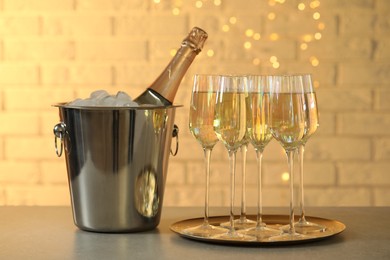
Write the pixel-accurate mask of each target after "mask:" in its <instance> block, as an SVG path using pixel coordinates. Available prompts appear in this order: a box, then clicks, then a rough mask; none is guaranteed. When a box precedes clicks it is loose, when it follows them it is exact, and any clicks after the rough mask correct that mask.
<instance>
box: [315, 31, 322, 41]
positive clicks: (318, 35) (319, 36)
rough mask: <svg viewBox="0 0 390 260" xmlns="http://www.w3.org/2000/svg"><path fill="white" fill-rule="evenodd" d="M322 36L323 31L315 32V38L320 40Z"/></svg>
mask: <svg viewBox="0 0 390 260" xmlns="http://www.w3.org/2000/svg"><path fill="white" fill-rule="evenodd" d="M321 38H322V34H321V33H315V34H314V39H316V40H320V39H321Z"/></svg>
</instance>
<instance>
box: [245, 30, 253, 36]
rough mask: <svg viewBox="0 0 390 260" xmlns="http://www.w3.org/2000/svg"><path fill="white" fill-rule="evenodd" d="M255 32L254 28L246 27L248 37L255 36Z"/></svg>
mask: <svg viewBox="0 0 390 260" xmlns="http://www.w3.org/2000/svg"><path fill="white" fill-rule="evenodd" d="M253 34H254V32H253V30H252V29H246V31H245V35H246V36H247V37H252V36H253Z"/></svg>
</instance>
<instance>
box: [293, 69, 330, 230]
mask: <svg viewBox="0 0 390 260" xmlns="http://www.w3.org/2000/svg"><path fill="white" fill-rule="evenodd" d="M294 77H296V80H297V84H302V88H303V91H304V102H305V106H304V108H305V111H304V112H305V114H304V115H305V128H304V136H303V139H302V142H301V144H300V146H299V149H298V152H299V166H300V182H299V187H300V192H301V194H300V196H301V198H300V211H301V212H300V213H301V214H300V218H299V220H298V222H296V223H295V224H294V225H295V230H296V231H297V232H299V233H303V234H306V233H311V232H323V231H325V229H326V227H325V226H323V225H320V224H317V223H313V222H309V221H307V220H306V217H305V204H304V187H303V186H304V185H303V155H304V151H305V144H306V142H307V141H308V139H309V138H310V136H311V135H312V134H314V133H315V132H316V130H317V128H318V126H319V120H318V107H317V98H316V93H315V91H314V88H313V83H312V78H311V75H310V74H303V75H296V76H294Z"/></svg>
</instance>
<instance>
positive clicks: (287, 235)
mask: <svg viewBox="0 0 390 260" xmlns="http://www.w3.org/2000/svg"><path fill="white" fill-rule="evenodd" d="M307 238H308V236H306V235H303V234H300V233H297V232H283V233H282V234H281V235H277V236H272V237H270V238H268V241H294V240H302V239H307Z"/></svg>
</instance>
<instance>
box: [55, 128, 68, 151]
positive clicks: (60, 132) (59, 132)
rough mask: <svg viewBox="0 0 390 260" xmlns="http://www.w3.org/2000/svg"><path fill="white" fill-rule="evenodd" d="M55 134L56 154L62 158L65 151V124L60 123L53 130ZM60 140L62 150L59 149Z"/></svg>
mask: <svg viewBox="0 0 390 260" xmlns="http://www.w3.org/2000/svg"><path fill="white" fill-rule="evenodd" d="M53 132H54V148H55V149H56V154H57V156H58V157H61V155H62V152H63V151H64V137H65V135H66V125H65V123H64V122H61V123H58V124H56V125H55V126H54V128H53ZM58 138H59V139H60V142H61V144H60V148H59V149H58V144H57V139H58Z"/></svg>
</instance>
